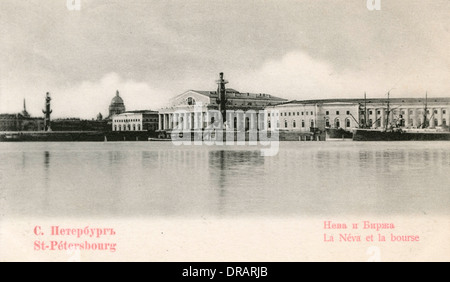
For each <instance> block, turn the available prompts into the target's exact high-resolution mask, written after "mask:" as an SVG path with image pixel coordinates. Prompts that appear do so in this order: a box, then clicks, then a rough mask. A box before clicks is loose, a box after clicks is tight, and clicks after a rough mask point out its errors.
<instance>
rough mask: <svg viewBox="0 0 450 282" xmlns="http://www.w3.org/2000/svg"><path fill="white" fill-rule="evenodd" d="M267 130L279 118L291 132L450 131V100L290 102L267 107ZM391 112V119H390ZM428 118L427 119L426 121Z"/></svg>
mask: <svg viewBox="0 0 450 282" xmlns="http://www.w3.org/2000/svg"><path fill="white" fill-rule="evenodd" d="M266 110H267V111H268V114H269V116H268V117H267V119H266V125H267V127H268V128H272V129H274V128H275V127H274V126H275V125H273V124H271V122H272V119H271V118H270V115H271V114H272V115H277V119H275V120H278V122H277V124H276V128H278V129H284V130H289V131H305V132H306V131H312V130H319V131H325V130H326V129H343V130H346V131H351V130H352V129H353V128H374V129H376V128H385V127H389V126H390V127H392V126H402V127H405V128H419V127H422V126H423V125H424V121H426V122H427V125H426V127H429V128H436V127H444V128H448V125H449V121H450V98H428V99H425V98H423V99H420V98H395V99H324V100H304V101H289V102H286V103H282V104H278V105H275V106H271V107H267V108H266ZM388 112H389V115H388ZM425 117H426V118H425Z"/></svg>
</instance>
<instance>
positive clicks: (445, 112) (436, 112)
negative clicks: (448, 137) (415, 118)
mask: <svg viewBox="0 0 450 282" xmlns="http://www.w3.org/2000/svg"><path fill="white" fill-rule="evenodd" d="M383 112H384V114H386V113H387V111H383ZM430 112H431V111H430V110H427V114H430ZM433 112H434V114H438V113H439V111H438V110H434V111H433ZM393 113H394V114H398V112H397V111H395V110H394V111H393ZM417 113H418V114H423V113H424V111H423V110H419V111H418V112H417ZM401 114H402V115H405V114H406V112H405V111H401ZM409 114H410V115H413V114H414V110H409ZM442 114H444V115H445V114H447V110H442ZM369 115H373V110H369ZM377 115H381V111H380V110H378V111H377Z"/></svg>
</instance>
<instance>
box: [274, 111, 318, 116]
mask: <svg viewBox="0 0 450 282" xmlns="http://www.w3.org/2000/svg"><path fill="white" fill-rule="evenodd" d="M309 113H311V115H314V112H313V111H311V112H282V113H280V115H279V116H285V117H287V116H291V115H292V116H295V115H296V114H297V116H300V114H301V115H302V116H304V115H309ZM268 116H269V117H270V113H268ZM274 116H278V113H274Z"/></svg>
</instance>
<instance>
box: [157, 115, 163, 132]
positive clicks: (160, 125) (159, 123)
mask: <svg viewBox="0 0 450 282" xmlns="http://www.w3.org/2000/svg"><path fill="white" fill-rule="evenodd" d="M158 130H162V114H158Z"/></svg>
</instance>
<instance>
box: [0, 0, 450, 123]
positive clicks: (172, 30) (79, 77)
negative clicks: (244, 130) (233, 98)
mask: <svg viewBox="0 0 450 282" xmlns="http://www.w3.org/2000/svg"><path fill="white" fill-rule="evenodd" d="M66 2H67V0H26V1H25V0H1V1H0V34H1V37H0V40H1V41H0V43H1V44H0V112H1V113H4V112H8V113H14V112H18V111H21V109H22V101H23V99H24V98H25V99H26V100H27V109H28V111H29V112H30V113H31V114H32V115H33V116H40V115H42V112H41V110H42V108H43V105H44V96H45V93H46V92H47V91H48V92H50V93H51V95H52V97H53V101H52V102H53V117H55V118H56V117H82V118H93V117H95V116H96V115H97V114H98V113H99V112H101V113H102V114H103V115H107V110H108V105H109V103H110V101H111V99H112V98H113V97H114V95H115V91H116V89H118V90H119V91H120V93H121V96H122V97H123V98H124V101H125V104H126V107H127V109H128V110H135V109H158V108H160V107H162V106H165V105H166V104H167V103H168V101H169V98H170V97H172V96H175V95H178V94H180V93H182V92H184V91H186V90H189V89H195V90H215V89H216V85H215V80H216V79H217V78H218V74H219V72H224V73H225V78H226V79H227V80H229V81H230V83H229V84H228V87H230V88H234V89H236V90H238V91H242V92H256V93H269V94H273V95H276V96H280V97H284V98H287V99H311V98H314V99H316V98H336V97H348V98H353V97H363V95H364V92H367V94H368V96H369V97H385V94H386V92H387V91H388V90H391V95H392V97H423V96H424V95H425V91H428V93H429V95H430V96H436V97H443V96H445V97H450V52H449V46H450V17H449V14H450V1H448V0H432V1H422V0H381V10H379V11H377V10H374V11H370V10H369V9H367V5H366V2H367V1H366V0H295V1H294V0H292V1H287V0H276V1H275V0H270V1H269V0H258V1H247V0H239V1H235V0H226V1H225V0H222V1H218V0H179V1H170V0H158V1H156V0H127V1H124V0H123V1H118V0H80V2H81V9H80V10H79V11H77V10H73V11H71V10H69V9H68V8H67V3H66Z"/></svg>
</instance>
